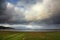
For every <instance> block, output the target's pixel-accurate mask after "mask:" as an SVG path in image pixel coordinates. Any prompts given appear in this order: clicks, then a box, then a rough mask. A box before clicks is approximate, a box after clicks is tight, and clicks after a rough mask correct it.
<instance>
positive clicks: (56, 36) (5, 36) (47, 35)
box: [0, 31, 60, 40]
mask: <svg viewBox="0 0 60 40" xmlns="http://www.w3.org/2000/svg"><path fill="white" fill-rule="evenodd" d="M0 40H60V32H11V31H10V32H9V31H0Z"/></svg>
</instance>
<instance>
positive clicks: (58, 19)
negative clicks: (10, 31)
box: [0, 0, 60, 24]
mask: <svg viewBox="0 0 60 40" xmlns="http://www.w3.org/2000/svg"><path fill="white" fill-rule="evenodd" d="M11 1H12V0H11ZM11 1H9V2H8V8H5V7H6V6H2V5H4V4H3V3H4V2H5V1H4V2H1V1H0V3H1V5H0V15H1V16H0V23H12V24H13V23H17V24H35V23H36V24H58V23H59V24H60V5H59V4H60V1H59V0H53V1H52V0H20V1H18V2H16V1H15V2H13V1H12V2H11ZM19 2H20V3H21V5H20V3H19ZM43 2H44V7H45V8H46V9H47V10H48V11H47V13H48V14H49V13H51V14H52V15H51V16H50V17H49V18H47V19H43V20H40V19H38V20H35V19H34V18H33V19H34V20H33V21H26V20H25V16H26V15H24V12H21V11H25V10H26V9H23V8H27V11H28V13H29V10H31V9H33V8H34V6H35V7H38V6H39V4H40V3H43ZM15 3H16V5H15ZM36 3H37V4H36ZM6 4H7V3H6ZM18 4H19V5H18ZM32 4H33V5H32ZM35 4H36V5H35ZM15 6H19V7H22V10H20V9H21V8H20V9H19V7H16V8H15ZM30 6H31V9H29V7H30ZM1 7H2V8H1ZM39 7H40V6H39ZM2 9H4V10H2ZM19 10H20V11H19ZM44 10H45V9H44ZM44 10H43V12H44ZM31 12H32V14H34V13H35V12H33V10H32V11H31ZM35 14H36V13H35ZM37 14H39V13H37ZM43 15H44V14H43ZM39 17H40V16H39ZM36 18H37V17H36Z"/></svg>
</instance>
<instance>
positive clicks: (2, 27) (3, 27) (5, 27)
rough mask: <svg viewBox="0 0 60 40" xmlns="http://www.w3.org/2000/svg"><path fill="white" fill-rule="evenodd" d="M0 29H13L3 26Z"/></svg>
mask: <svg viewBox="0 0 60 40" xmlns="http://www.w3.org/2000/svg"><path fill="white" fill-rule="evenodd" d="M0 29H14V28H11V27H4V26H0Z"/></svg>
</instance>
